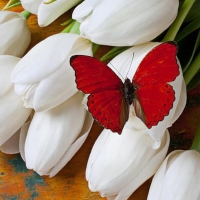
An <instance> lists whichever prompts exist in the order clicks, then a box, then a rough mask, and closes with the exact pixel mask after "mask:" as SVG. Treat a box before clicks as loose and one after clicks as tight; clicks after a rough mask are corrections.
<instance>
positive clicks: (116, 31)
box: [72, 0, 179, 46]
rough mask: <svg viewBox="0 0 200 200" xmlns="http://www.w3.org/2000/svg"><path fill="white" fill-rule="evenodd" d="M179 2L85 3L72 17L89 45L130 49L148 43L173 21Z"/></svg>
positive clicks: (111, 0) (94, 0)
mask: <svg viewBox="0 0 200 200" xmlns="http://www.w3.org/2000/svg"><path fill="white" fill-rule="evenodd" d="M178 6H179V1H178V0H162V1H160V0H149V1H146V0H139V1H138V0H127V1H124V0H109V1H107V0H85V1H83V2H82V3H81V4H80V5H78V6H77V7H76V8H75V10H74V12H73V15H72V17H73V18H74V19H76V20H77V21H79V22H81V26H80V30H81V33H82V34H83V35H85V36H87V37H88V38H89V39H90V40H91V41H92V42H95V43H97V44H103V45H111V46H132V45H138V44H141V43H145V42H148V41H151V40H152V39H154V38H155V37H157V36H158V35H160V34H161V33H162V32H163V31H164V30H166V29H167V28H168V27H169V26H170V25H171V23H172V22H173V21H174V19H175V17H176V15H177V12H178Z"/></svg>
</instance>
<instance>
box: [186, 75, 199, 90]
mask: <svg viewBox="0 0 200 200" xmlns="http://www.w3.org/2000/svg"><path fill="white" fill-rule="evenodd" d="M199 84H200V72H198V73H197V74H196V75H195V76H194V77H193V79H192V80H191V81H190V83H189V84H188V85H187V91H190V90H192V89H194V88H195V87H196V86H198V85H199Z"/></svg>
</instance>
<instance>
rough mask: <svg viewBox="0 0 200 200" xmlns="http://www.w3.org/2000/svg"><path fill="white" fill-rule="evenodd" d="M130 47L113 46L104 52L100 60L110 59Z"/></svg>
mask: <svg viewBox="0 0 200 200" xmlns="http://www.w3.org/2000/svg"><path fill="white" fill-rule="evenodd" d="M128 48H130V47H114V48H112V49H111V50H110V51H109V52H108V53H106V54H105V55H104V56H103V57H102V58H101V59H100V60H101V61H105V60H110V59H112V58H114V57H115V56H117V55H118V54H120V53H122V52H123V51H125V50H127V49H128Z"/></svg>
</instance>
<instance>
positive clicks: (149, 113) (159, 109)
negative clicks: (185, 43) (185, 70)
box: [132, 42, 180, 128]
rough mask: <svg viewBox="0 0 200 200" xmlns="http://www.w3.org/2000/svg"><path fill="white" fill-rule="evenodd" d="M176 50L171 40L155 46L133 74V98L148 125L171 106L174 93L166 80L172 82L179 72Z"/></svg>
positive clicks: (166, 112)
mask: <svg viewBox="0 0 200 200" xmlns="http://www.w3.org/2000/svg"><path fill="white" fill-rule="evenodd" d="M176 53H177V46H176V44H175V43H173V42H169V43H168V42H166V43H162V44H160V45H158V46H156V47H155V48H154V49H153V50H151V51H150V52H149V53H148V54H147V55H146V56H145V58H144V59H143V60H142V62H141V63H140V65H139V67H138V69H137V71H136V73H135V76H134V77H133V81H132V82H133V84H135V85H136V86H137V90H136V91H135V93H136V98H137V99H138V101H139V102H140V105H141V107H142V110H143V113H144V119H145V123H146V125H147V127H148V128H151V127H152V126H155V125H157V124H158V122H160V121H162V120H163V119H164V117H165V116H167V115H168V114H169V112H170V110H171V109H172V107H173V102H174V101H175V92H174V90H173V88H172V86H171V85H169V84H168V82H171V81H174V80H175V79H176V77H177V76H178V75H179V73H180V72H179V66H178V64H177V60H176Z"/></svg>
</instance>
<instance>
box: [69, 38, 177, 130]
mask: <svg viewBox="0 0 200 200" xmlns="http://www.w3.org/2000/svg"><path fill="white" fill-rule="evenodd" d="M176 53H177V46H176V44H175V43H173V42H166V43H162V44H160V45H158V46H156V47H155V48H153V49H152V50H151V51H150V52H149V53H148V54H147V55H146V56H145V57H144V58H143V60H142V61H141V63H140V65H139V66H138V68H137V70H136V72H135V74H134V76H133V79H132V82H131V80H130V79H128V78H126V79H125V81H124V83H123V82H122V80H121V79H120V78H119V77H118V76H117V75H116V74H115V73H114V72H113V71H112V69H110V68H109V67H108V66H107V65H106V64H104V63H103V62H100V61H99V60H98V59H95V58H93V57H90V56H83V55H75V56H72V57H71V58H70V65H71V66H72V67H73V69H74V70H75V76H76V84H77V88H78V89H79V90H81V91H82V92H84V93H85V94H90V95H89V96H88V102H87V105H88V110H89V111H90V112H91V114H92V115H93V117H94V119H96V120H97V121H98V122H99V123H100V124H101V125H103V126H104V127H105V128H108V129H110V130H112V131H113V132H117V133H119V134H120V133H121V132H122V129H123V127H124V125H125V123H126V122H127V120H128V117H129V106H130V105H131V104H132V103H133V105H134V106H135V105H138V106H139V107H140V110H141V111H142V114H141V113H140V114H139V112H137V110H139V109H137V108H135V110H136V115H137V116H138V117H139V118H140V119H141V120H142V121H143V122H144V123H145V124H146V126H147V127H148V128H151V127H152V126H155V125H157V124H158V123H159V122H160V121H162V120H163V119H164V117H165V116H167V115H168V114H169V112H170V110H171V109H172V107H173V102H174V101H175V92H174V90H173V87H172V86H171V85H170V84H169V83H168V82H171V81H174V80H175V79H176V77H177V76H178V75H179V66H178V64H177V61H176Z"/></svg>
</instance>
